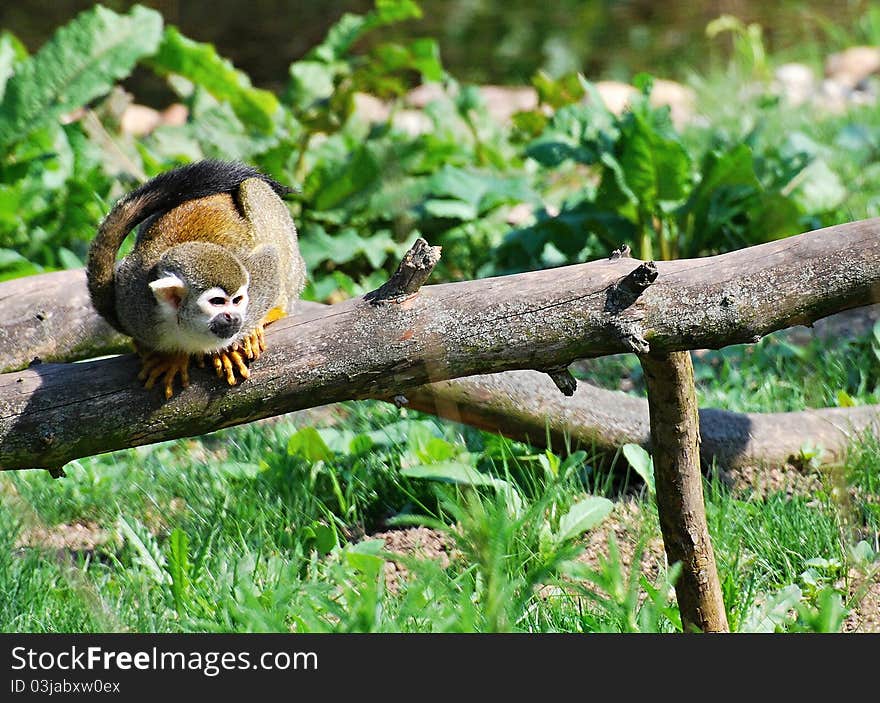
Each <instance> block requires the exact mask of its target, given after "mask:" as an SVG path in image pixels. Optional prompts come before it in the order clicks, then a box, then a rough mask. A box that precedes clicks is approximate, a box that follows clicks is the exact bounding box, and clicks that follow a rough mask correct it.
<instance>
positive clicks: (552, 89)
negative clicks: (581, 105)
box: [532, 71, 586, 108]
mask: <svg viewBox="0 0 880 703" xmlns="http://www.w3.org/2000/svg"><path fill="white" fill-rule="evenodd" d="M532 85H533V86H535V90H537V91H538V99H539V100H540V101H541V102H542V103H546V104H547V105H549V106H550V107H552V108H560V107H563V106H565V105H570V104H571V103H575V102H577V101H579V100H581V99H582V98H583V97H584V95H585V93H586V89H585V86H584V81H583V78H582V76H580V74H577V73H568V74H566V75H564V76H562V77H561V78H558V79H554V78H552V77H551V76H550V75H549V74H547V73H545V72H544V71H538V73H536V74H535V75H534V76H533V77H532Z"/></svg>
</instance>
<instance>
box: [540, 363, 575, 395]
mask: <svg viewBox="0 0 880 703" xmlns="http://www.w3.org/2000/svg"><path fill="white" fill-rule="evenodd" d="M545 373H546V374H547V375H548V376H549V377H550V378H551V379H552V380H553V383H555V384H556V387H557V388H558V389H559V390H560V391H561V392H562V395H566V396H572V395H574V392H575V391H576V390H577V379H576V378H575V377H574V376H573V375H572V373H571V371H569V370H568V367H567V366H560V367H558V368H555V369H548V370H547V371H546V372H545Z"/></svg>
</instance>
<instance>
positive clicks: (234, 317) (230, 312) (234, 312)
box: [196, 286, 248, 341]
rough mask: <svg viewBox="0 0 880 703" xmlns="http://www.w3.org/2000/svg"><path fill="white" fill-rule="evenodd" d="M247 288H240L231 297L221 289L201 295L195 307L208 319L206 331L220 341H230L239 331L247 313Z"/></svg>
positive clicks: (211, 290)
mask: <svg viewBox="0 0 880 703" xmlns="http://www.w3.org/2000/svg"><path fill="white" fill-rule="evenodd" d="M247 303H248V296H247V287H246V286H242V287H241V288H239V289H238V290H237V291H235V292H234V293H233V294H232V295H228V294H227V293H226V291H224V290H223V289H222V288H211V289H209V290H206V291H205V292H204V293H202V294H201V295H200V296H199V298H198V300H197V301H196V305H197V306H198V307H199V309H201V310H202V311H204V314H205V315H206V316H207V319H208V329H209V330H210V332H211V334H213V335H214V336H215V337H217V338H218V339H220V340H224V341H226V340H231V339H232V338H234V337H235V336H236V335H237V334H238V333H239V331H240V330H241V325H242V320H244V315H245V312H246V311H247Z"/></svg>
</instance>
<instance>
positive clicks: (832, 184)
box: [792, 159, 848, 213]
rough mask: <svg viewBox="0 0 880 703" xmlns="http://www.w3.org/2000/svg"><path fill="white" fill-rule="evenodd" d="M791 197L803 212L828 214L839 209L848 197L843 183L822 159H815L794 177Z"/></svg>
mask: <svg viewBox="0 0 880 703" xmlns="http://www.w3.org/2000/svg"><path fill="white" fill-rule="evenodd" d="M796 180H797V183H798V185H797V187H796V188H795V189H794V190H793V191H792V196H793V197H794V199H795V200H796V201H797V202H798V204H799V205H800V206H801V208H802V209H803V210H804V212H810V213H820V212H828V211H830V210H834V209H835V208H837V207H839V206H840V205H841V204H842V203H843V201H844V200H845V199H846V196H847V195H848V193H847V190H846V187H845V186H844V185H843V182H842V181H841V180H840V176H838V175H837V174H836V173H835V172H834V171H832V170H831V168H830V167H829V166H828V164H827V163H826V162H825V160H824V159H815V160H814V161H812V162H811V163H810V164H809V165H808V166H807V167H806V168H805V169H804V170H803V171H802V172H801V173H800V174H798V175H797V176H796Z"/></svg>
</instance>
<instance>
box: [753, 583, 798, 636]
mask: <svg viewBox="0 0 880 703" xmlns="http://www.w3.org/2000/svg"><path fill="white" fill-rule="evenodd" d="M801 596H802V593H801V589H800V588H798V586H796V585H795V584H791V585H790V586H786V587H785V588H783V589H782V590H780V591H778V592H777V593H775V594H774V595H772V596H769V597H767V598H766V599H765V600H764V601H763V602H762V603H755V604H753V605H752V607H751V608H749V611H748V612H747V613H746V615H745V617H744V618H743V623H742V625H741V626H740V628H739V629H740V632H764V633H767V632H774V631H775V630H776V628H777V627H781V626H783V625H785V624H786V623H787V622H790V621H791V619H792V618H791V616H790V615H789V611H790V610H792V609H793V608H795V607H796V606H797V604H798V603H800V600H801Z"/></svg>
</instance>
